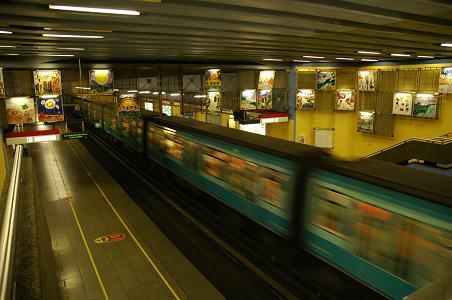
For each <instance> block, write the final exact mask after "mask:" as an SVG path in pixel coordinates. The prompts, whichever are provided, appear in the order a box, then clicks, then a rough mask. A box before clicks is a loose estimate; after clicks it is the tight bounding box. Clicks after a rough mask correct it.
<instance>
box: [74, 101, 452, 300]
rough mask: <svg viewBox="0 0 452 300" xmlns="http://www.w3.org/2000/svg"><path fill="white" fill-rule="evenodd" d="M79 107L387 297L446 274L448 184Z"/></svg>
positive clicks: (214, 131)
mask: <svg viewBox="0 0 452 300" xmlns="http://www.w3.org/2000/svg"><path fill="white" fill-rule="evenodd" d="M83 111H84V112H85V113H86V115H87V117H88V118H89V119H90V120H91V121H93V122H100V123H101V124H102V128H103V129H104V130H105V131H106V132H108V133H109V134H110V135H112V136H113V137H115V138H116V139H119V140H121V141H122V142H124V143H125V144H127V145H129V146H131V147H133V148H134V149H135V150H136V151H138V152H140V153H142V154H144V155H146V156H147V157H148V158H150V159H151V160H153V161H155V162H157V163H158V164H160V165H162V166H163V167H164V168H167V169H168V170H170V171H172V172H173V173H175V174H177V175H178V176H180V177H182V178H183V179H184V180H186V181H188V182H190V183H191V184H193V185H194V186H196V187H198V188H200V189H201V190H203V191H205V192H207V193H209V194H210V195H212V196H213V197H215V198H216V199H219V200H221V201H223V202H224V203H225V204H227V205H229V206H230V207H232V208H234V209H236V210H238V211H239V212H241V213H242V214H243V215H245V216H247V217H249V218H252V219H253V220H254V221H255V222H257V223H259V224H261V225H263V226H265V227H267V228H268V229H270V230H272V231H273V232H275V233H276V234H279V235H281V236H284V237H285V238H288V239H293V240H295V241H298V242H299V243H300V244H301V245H302V246H303V247H304V248H305V249H307V250H308V251H310V252H311V253H313V254H314V255H316V256H318V257H320V258H322V259H323V260H324V261H327V262H328V263H329V264H332V265H333V266H335V267H337V268H338V269H340V270H342V271H343V272H346V273H347V274H349V275H351V276H352V277H355V278H357V279H358V280H360V281H362V282H364V283H365V284H367V285H368V286H369V287H371V288H373V289H375V290H377V291H379V292H380V293H382V294H383V295H385V296H388V297H391V298H394V299H402V298H403V297H404V296H406V295H408V294H410V293H411V292H413V291H415V290H417V289H418V288H420V287H422V286H424V285H426V284H428V283H429V282H431V281H433V280H434V279H435V278H437V277H438V276H440V275H441V274H442V273H444V272H446V271H450V270H451V269H452V208H451V204H452V199H451V196H452V184H451V183H452V182H451V180H450V178H448V177H446V176H441V175H436V174H433V173H432V174H430V173H427V172H423V171H418V170H412V169H408V168H405V167H402V166H398V165H394V164H389V163H385V162H380V161H372V160H363V161H359V162H340V161H336V160H334V159H332V158H330V157H328V156H327V155H325V154H324V153H323V152H322V151H321V150H319V149H318V148H315V147H312V146H307V145H301V144H297V143H293V142H289V141H284V140H280V139H276V138H271V137H265V136H260V135H255V134H250V133H247V132H243V131H239V130H235V129H229V128H225V127H221V126H216V125H210V124H206V123H203V122H199V121H194V120H190V119H185V118H181V117H165V116H163V117H160V116H155V117H150V118H148V120H143V119H138V118H137V119H132V118H118V117H117V115H116V113H115V112H114V110H113V109H112V108H111V107H108V106H105V105H103V106H100V105H98V104H95V103H89V102H84V105H83Z"/></svg>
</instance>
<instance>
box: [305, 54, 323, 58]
mask: <svg viewBox="0 0 452 300" xmlns="http://www.w3.org/2000/svg"><path fill="white" fill-rule="evenodd" d="M303 57H304V58H325V57H324V56H312V55H303Z"/></svg>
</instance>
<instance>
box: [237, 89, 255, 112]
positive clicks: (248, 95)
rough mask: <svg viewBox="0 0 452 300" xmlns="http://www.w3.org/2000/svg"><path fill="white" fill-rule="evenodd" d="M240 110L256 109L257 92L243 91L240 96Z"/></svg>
mask: <svg viewBox="0 0 452 300" xmlns="http://www.w3.org/2000/svg"><path fill="white" fill-rule="evenodd" d="M240 109H241V110H249V109H256V90H243V91H242V93H241V95H240Z"/></svg>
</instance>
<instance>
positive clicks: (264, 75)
mask: <svg viewBox="0 0 452 300" xmlns="http://www.w3.org/2000/svg"><path fill="white" fill-rule="evenodd" d="M274 80H275V71H274V70H266V71H260V72H259V82H258V84H257V88H258V89H260V90H271V89H272V88H273V82H274Z"/></svg>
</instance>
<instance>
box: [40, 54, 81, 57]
mask: <svg viewBox="0 0 452 300" xmlns="http://www.w3.org/2000/svg"><path fill="white" fill-rule="evenodd" d="M38 56H56V57H73V56H74V54H38Z"/></svg>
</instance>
